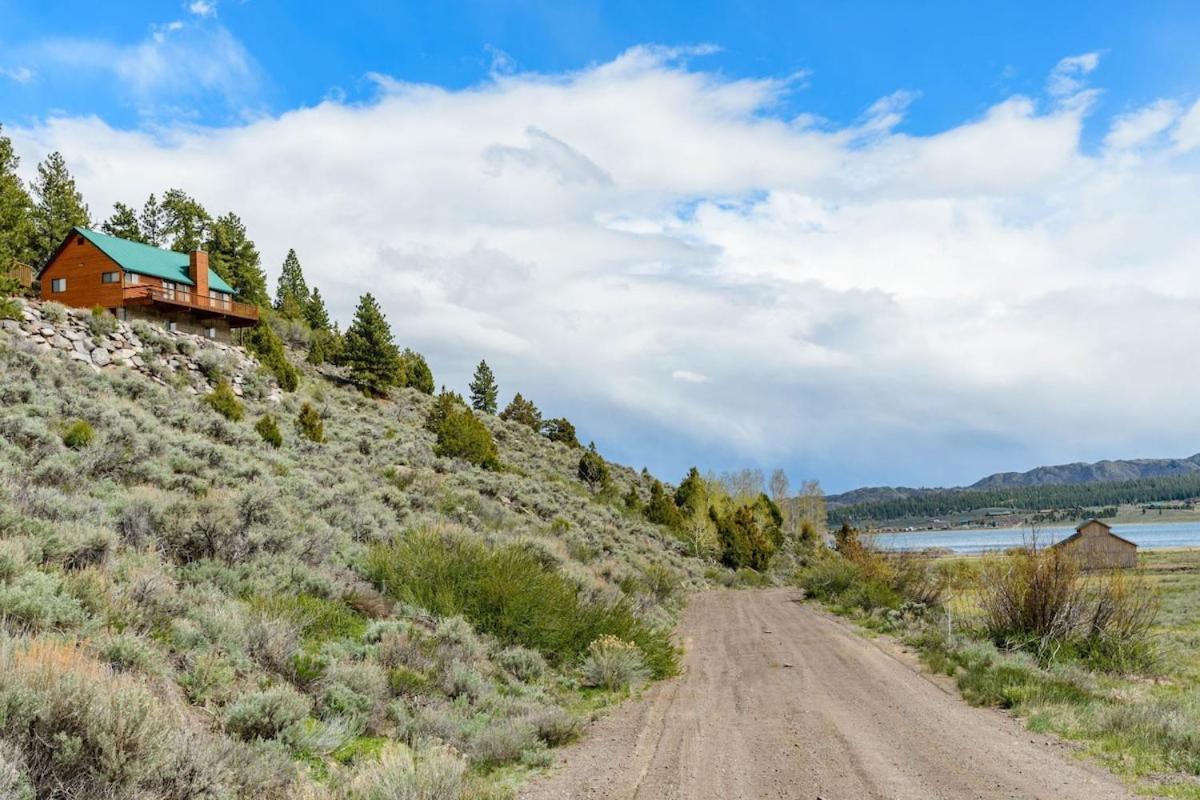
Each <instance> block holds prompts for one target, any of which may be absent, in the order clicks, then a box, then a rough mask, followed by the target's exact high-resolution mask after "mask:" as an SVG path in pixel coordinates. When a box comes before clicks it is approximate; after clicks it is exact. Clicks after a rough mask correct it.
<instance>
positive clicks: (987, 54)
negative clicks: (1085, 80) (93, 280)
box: [0, 0, 1200, 134]
mask: <svg viewBox="0 0 1200 800" xmlns="http://www.w3.org/2000/svg"><path fill="white" fill-rule="evenodd" d="M190 5H194V4H193V3H191V2H183V3H172V2H157V3H155V2H123V3H92V2H54V1H51V2H39V3H30V2H24V3H22V2H14V1H13V0H0V20H3V25H2V26H0V53H4V52H5V51H10V52H12V51H17V52H19V51H21V50H22V48H23V47H24V46H26V45H27V44H28V43H29V42H33V41H38V40H43V39H52V38H81V39H87V40H99V41H107V42H114V43H122V44H135V43H137V42H138V41H140V40H142V39H144V38H145V37H146V35H147V34H148V32H149V31H150V30H151V28H152V27H155V26H165V25H167V24H169V23H171V22H172V21H176V20H189V19H194V18H195V17H196V16H197V15H195V14H194V13H192V12H190V11H189V10H188V6H190ZM305 5H306V6H307V7H305V8H304V9H303V11H302V12H297V10H296V6H295V4H293V3H286V2H265V1H264V0H245V2H239V1H234V2H229V0H225V2H222V3H220V4H219V5H218V4H217V3H215V2H214V3H212V4H209V3H204V4H203V5H202V6H200V7H201V8H209V7H211V8H212V9H213V13H212V14H211V15H210V16H209V17H208V21H209V23H210V24H220V25H222V26H223V27H225V28H227V29H228V30H229V31H230V32H231V33H232V34H233V36H234V37H236V38H237V39H238V40H239V41H240V42H241V43H242V44H243V45H244V46H245V47H246V50H247V51H248V53H249V55H250V57H251V58H252V59H253V62H254V63H255V64H256V66H257V68H258V75H257V78H258V80H260V81H261V83H260V84H259V85H258V86H257V87H256V91H254V92H252V93H251V94H249V95H248V96H246V97H241V98H239V100H241V101H243V102H244V103H245V106H246V107H248V108H250V109H251V110H261V111H264V112H267V113H272V112H275V113H277V112H280V111H284V110H287V109H290V108H295V107H298V106H303V105H312V104H314V103H317V102H320V101H321V100H322V99H324V98H326V97H327V96H329V95H330V94H331V93H344V94H345V96H347V97H348V98H361V97H365V96H368V95H369V94H370V93H371V92H372V91H373V89H374V86H373V84H371V83H370V82H369V81H368V80H367V79H366V77H365V76H366V75H367V74H368V73H371V72H381V73H385V74H388V75H393V76H396V77H400V78H403V79H404V80H408V81H413V82H427V83H433V84H437V85H439V86H446V87H453V88H461V87H465V86H469V85H472V84H476V83H478V82H479V81H481V80H483V79H485V78H486V77H487V75H488V73H489V72H490V71H491V70H492V69H493V67H494V65H496V63H497V61H496V59H497V58H500V59H511V62H512V65H513V66H514V67H516V68H519V69H522V70H533V71H538V72H545V73H560V72H565V71H571V70H577V69H581V68H584V67H586V66H588V65H590V64H595V63H599V62H604V61H608V60H609V59H611V58H613V57H614V56H616V55H618V54H619V53H621V52H623V51H624V50H626V49H628V48H629V47H632V46H635V45H639V44H644V43H659V44H664V45H688V44H700V43H709V44H713V45H715V46H717V47H718V48H720V51H719V52H717V53H714V54H712V55H708V56H705V57H704V61H705V67H706V68H708V69H714V70H719V71H721V72H722V73H725V74H727V75H730V76H734V77H745V76H754V77H761V76H763V75H773V76H778V77H783V76H787V75H792V74H796V73H802V72H807V73H809V74H810V77H809V78H808V79H807V80H806V81H804V83H803V86H804V89H803V91H802V92H801V93H797V97H796V98H789V100H788V101H787V102H785V103H783V104H782V105H781V107H779V108H778V109H774V110H773V112H775V113H784V114H786V113H788V112H789V111H791V112H796V113H800V112H804V113H815V114H819V115H821V116H824V117H827V118H828V119H830V120H832V121H834V122H836V123H847V122H850V121H852V120H853V119H854V118H855V117H857V116H858V115H859V114H861V113H862V111H863V109H865V108H866V107H867V106H868V105H869V104H870V103H871V102H872V101H873V100H874V99H876V98H878V97H881V96H884V95H886V94H890V93H891V92H894V91H896V90H897V89H908V90H910V91H915V92H920V102H918V103H915V104H914V106H913V108H912V110H911V113H910V114H909V115H908V116H907V118H906V120H905V123H904V128H905V130H909V131H911V132H913V133H917V134H922V133H929V132H931V131H935V130H940V129H942V128H944V127H946V126H948V125H951V124H954V123H956V122H959V121H961V120H962V119H964V118H968V117H971V116H975V115H977V114H979V113H981V112H982V111H983V110H984V109H986V108H987V107H988V106H990V105H991V104H992V103H994V102H996V101H997V100H1000V99H1002V98H1004V97H1006V96H1008V95H1010V94H1013V93H1022V94H1027V93H1036V91H1037V90H1038V89H1039V88H1040V85H1041V83H1042V82H1043V81H1044V79H1045V75H1046V73H1047V72H1048V71H1049V70H1050V69H1051V68H1052V67H1053V66H1054V64H1055V63H1056V62H1057V61H1058V60H1059V59H1060V58H1062V56H1063V54H1068V53H1076V52H1092V51H1097V52H1101V53H1102V54H1103V55H1104V66H1103V71H1102V73H1101V76H1102V77H1103V81H1104V87H1105V92H1106V97H1105V100H1104V104H1105V110H1107V111H1108V112H1109V113H1114V112H1117V111H1120V110H1121V109H1123V108H1125V107H1127V106H1130V105H1138V104H1141V103H1143V102H1145V101H1147V100H1149V99H1152V98H1154V97H1158V96H1161V95H1163V94H1176V93H1180V92H1188V91H1194V89H1195V80H1196V77H1197V75H1198V74H1200V48H1197V47H1196V46H1195V43H1196V41H1197V40H1198V39H1200V6H1198V5H1197V4H1196V3H1190V2H1154V3H1143V4H1138V6H1137V9H1136V11H1131V9H1132V8H1133V6H1131V5H1130V4H1129V3H1127V2H1115V1H1111V2H1056V3H1051V4H1047V3H1033V2H1024V3H1022V2H1012V3H962V2H952V1H947V2H934V1H932V0H929V1H926V2H916V3H897V2H886V1H882V0H880V1H876V2H856V3H843V2H807V3H802V2H759V3H743V2H711V1H708V2H703V1H702V2H692V3H677V4H669V3H651V4H647V3H645V2H638V1H635V0H621V2H571V0H558V1H555V2H511V3H506V2H486V1H481V2H457V1H454V0H450V1H448V2H438V3H362V2H340V3H310V4H305ZM3 58H4V56H3V55H0V59H3ZM3 66H4V67H6V68H8V69H18V68H21V67H23V66H24V67H31V65H29V64H22V63H20V61H19V59H11V58H10V63H7V64H3ZM31 68H33V69H35V70H36V71H37V72H38V73H39V74H41V75H42V77H41V79H38V80H32V81H30V82H28V83H27V84H24V85H22V84H20V83H18V82H16V81H11V80H10V81H8V82H4V83H0V114H2V115H3V118H4V119H7V120H18V119H21V118H24V117H30V116H34V117H36V116H42V115H45V114H47V113H48V112H51V111H65V112H67V113H71V114H98V115H100V116H102V117H103V118H104V119H106V120H108V121H110V122H112V123H113V124H116V125H122V126H127V125H137V124H138V123H139V121H140V120H139V114H138V109H137V107H136V104H135V103H133V102H131V101H130V98H129V96H128V94H126V93H124V92H122V90H121V89H120V88H119V87H117V86H113V85H111V84H109V85H106V84H105V83H104V82H103V81H102V80H89V79H88V76H86V75H81V74H79V72H78V71H75V70H66V69H64V70H60V69H58V68H55V67H53V66H46V65H42V66H38V65H33V66H32V67H31ZM189 99H194V100H197V101H199V102H198V108H196V109H194V110H195V111H196V112H197V113H198V115H199V119H200V121H203V122H208V123H220V122H226V121H229V120H230V119H236V118H237V116H238V115H239V114H241V113H243V112H244V111H246V108H244V107H237V106H231V105H230V104H229V103H227V102H226V101H225V98H223V97H220V96H218V94H217V93H208V94H207V95H206V96H199V97H189Z"/></svg>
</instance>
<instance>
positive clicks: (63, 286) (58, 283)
mask: <svg viewBox="0 0 1200 800" xmlns="http://www.w3.org/2000/svg"><path fill="white" fill-rule="evenodd" d="M66 290H67V279H66V278H55V279H54V280H52V281H50V291H52V292H65V291H66Z"/></svg>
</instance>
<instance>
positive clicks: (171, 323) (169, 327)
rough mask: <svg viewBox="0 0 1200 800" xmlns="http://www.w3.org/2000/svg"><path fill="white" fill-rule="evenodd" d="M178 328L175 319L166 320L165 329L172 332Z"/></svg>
mask: <svg viewBox="0 0 1200 800" xmlns="http://www.w3.org/2000/svg"><path fill="white" fill-rule="evenodd" d="M178 328H179V325H178V323H176V322H175V320H173V319H172V320H167V330H169V331H170V332H171V333H174V332H175V331H176V330H178Z"/></svg>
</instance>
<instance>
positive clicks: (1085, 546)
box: [1054, 519, 1137, 569]
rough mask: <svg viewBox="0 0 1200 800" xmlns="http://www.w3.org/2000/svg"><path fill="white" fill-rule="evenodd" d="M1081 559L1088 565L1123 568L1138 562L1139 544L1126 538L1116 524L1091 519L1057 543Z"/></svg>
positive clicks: (1056, 545) (1093, 567)
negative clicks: (1116, 531)
mask: <svg viewBox="0 0 1200 800" xmlns="http://www.w3.org/2000/svg"><path fill="white" fill-rule="evenodd" d="M1054 547H1057V548H1059V549H1061V550H1063V551H1064V552H1066V553H1068V554H1070V555H1071V556H1072V557H1074V558H1075V559H1077V560H1078V561H1079V565H1080V566H1081V567H1083V568H1084V569H1121V568H1125V567H1136V566H1137V545H1136V544H1134V543H1133V542H1131V541H1129V540H1128V539H1122V538H1121V537H1120V536H1117V535H1116V534H1115V533H1113V532H1112V528H1111V527H1109V526H1108V525H1105V524H1104V523H1103V522H1101V521H1100V520H1098V519H1091V520H1088V521H1087V522H1085V523H1083V524H1082V525H1080V526H1079V527H1078V528H1076V529H1075V533H1073V534H1071V535H1070V536H1068V537H1067V538H1066V539H1063V540H1062V541H1061V542H1058V543H1057V544H1055V545H1054Z"/></svg>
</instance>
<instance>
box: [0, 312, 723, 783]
mask: <svg viewBox="0 0 1200 800" xmlns="http://www.w3.org/2000/svg"><path fill="white" fill-rule="evenodd" d="M310 296H311V295H310ZM284 307H286V303H285V304H284ZM19 310H20V307H19V304H18V313H19ZM282 313H283V312H282V311H280V312H279V315H278V316H277V317H276V320H277V324H278V320H281V319H285V318H284V317H283V316H282ZM305 324H306V325H307V323H305ZM288 325H289V326H291V327H290V328H289V329H284V333H286V334H287V336H284V335H279V340H280V342H285V341H290V340H289V339H288V336H295V335H298V334H296V333H295V331H297V330H301V331H302V330H305V329H304V328H301V327H299V326H298V325H292V323H288ZM288 330H291V331H292V332H291V333H288ZM308 331H309V334H310V335H312V333H313V330H312V329H311V328H309V329H308ZM160 335H161V337H162V338H163V340H164V346H168V345H169V346H184V345H185V344H187V342H186V341H185V338H184V337H175V336H173V335H171V334H167V333H165V332H164V333H161V334H160ZM176 340H178V341H176ZM373 341H374V342H375V344H378V343H379V342H388V341H390V331H387V332H386V335H385V336H376V337H375V338H374V339H373ZM383 349H384V351H385V352H387V348H383ZM303 352H304V351H303V350H300V351H298V350H296V349H294V348H288V347H286V345H285V350H284V353H285V357H287V358H288V364H289V366H290V367H291V368H292V369H294V370H295V371H296V376H297V383H296V388H295V390H294V391H292V392H288V393H284V394H283V395H282V397H281V398H276V399H272V398H271V396H270V393H269V391H268V387H269V380H262V381H255V382H248V383H247V384H246V385H245V391H244V392H243V394H242V395H241V396H236V395H235V394H234V393H233V392H232V390H231V386H230V384H229V383H228V382H226V381H225V379H224V378H223V377H222V376H221V374H220V371H219V370H218V369H217V367H216V366H213V370H212V372H213V374H212V378H213V381H212V384H211V385H212V386H213V387H214V388H213V390H212V391H211V392H210V393H209V394H207V395H205V394H199V395H196V394H191V393H189V392H187V391H186V390H185V389H184V388H183V387H176V386H174V385H170V384H169V385H166V386H163V385H160V384H158V383H155V382H154V381H152V380H151V379H150V378H148V377H146V376H143V375H140V374H138V373H134V372H131V371H126V370H109V371H104V372H101V373H97V372H95V371H93V370H92V369H91V368H89V367H87V366H79V365H72V364H71V363H68V362H66V361H65V360H60V359H58V358H57V357H55V356H54V355H53V354H43V353H36V352H32V351H31V349H30V348H28V347H27V346H25V345H24V344H23V341H22V340H20V339H19V338H18V337H15V336H14V337H9V335H8V334H6V333H0V404H2V407H3V409H4V413H3V414H0V796H3V797H18V798H21V797H29V798H33V797H45V798H76V797H110V796H111V797H140V798H163V799H164V800H165V799H166V798H180V800H182V798H251V797H253V798H256V800H270V798H295V797H298V798H310V799H311V800H317V799H318V798H322V799H324V800H352V799H353V800H357V799H358V798H379V797H410V796H411V797H422V798H428V799H429V800H458V799H459V798H476V799H478V800H484V799H485V798H502V797H506V796H509V795H510V794H511V787H512V786H513V785H514V784H515V783H516V782H517V781H519V780H520V778H521V776H522V775H523V774H524V773H526V772H528V771H529V770H531V769H538V768H540V767H543V766H545V765H546V764H547V763H548V762H549V760H550V754H549V749H550V748H552V747H555V746H558V745H561V744H563V743H565V742H567V741H570V740H571V739H572V738H574V737H575V736H576V735H577V734H578V732H579V730H580V728H581V725H582V724H583V723H584V722H586V720H587V719H588V717H589V716H590V715H591V714H592V713H594V711H595V710H596V709H598V708H599V707H601V706H604V705H606V704H608V703H610V702H612V701H613V700H615V699H616V698H619V697H621V696H622V695H623V694H624V693H625V692H627V691H628V690H629V688H630V687H631V686H636V685H637V684H639V683H641V682H643V681H645V680H647V679H651V678H660V677H664V676H667V675H670V674H672V673H673V672H674V671H675V670H676V668H677V658H678V652H677V650H676V646H675V644H674V643H673V642H672V639H671V636H670V628H671V625H672V622H673V618H674V614H675V612H676V611H677V610H678V608H679V607H680V605H681V604H682V601H683V598H684V596H685V595H686V592H687V591H688V589H689V588H692V587H696V586H699V585H702V584H703V583H704V581H705V572H706V570H712V569H716V567H715V566H714V565H713V563H712V562H705V561H703V560H701V559H698V558H696V557H695V556H694V555H693V553H692V552H691V550H690V549H689V547H688V545H687V544H686V543H685V542H684V541H683V540H682V539H681V538H680V537H679V535H678V534H677V533H676V532H675V531H674V530H669V529H667V528H664V527H662V526H660V525H657V524H655V523H653V522H651V521H649V520H648V519H646V518H645V517H644V516H643V515H642V514H640V513H631V512H630V511H629V509H628V508H627V507H626V505H625V502H624V501H623V499H622V498H623V497H625V496H630V495H632V496H637V497H639V498H640V497H648V496H649V495H650V493H651V491H652V486H653V481H652V479H650V478H649V477H648V476H645V475H643V474H641V473H638V472H635V471H633V470H630V469H627V468H624V467H621V466H619V465H616V464H612V463H609V462H607V461H605V460H604V459H603V458H602V457H601V456H600V455H599V453H598V452H597V451H596V450H588V449H583V448H580V447H579V446H578V443H577V441H574V436H575V434H574V430H573V426H570V423H568V422H566V421H565V420H561V419H560V420H557V421H556V424H555V426H554V427H553V428H552V429H550V430H547V429H546V428H545V427H544V426H543V425H541V424H539V422H538V417H537V415H536V414H534V413H531V412H530V406H531V405H532V404H530V403H529V401H526V400H524V398H522V402H521V403H517V404H516V406H515V409H516V410H515V411H514V413H513V414H510V415H509V417H510V418H511V419H507V420H506V419H502V418H501V417H499V416H497V415H495V414H494V413H493V412H494V409H495V408H496V405H494V404H493V396H494V395H493V392H494V391H495V389H496V388H497V387H495V377H494V375H493V376H491V378H490V385H491V387H492V390H491V391H484V392H482V393H481V398H482V400H483V401H484V404H485V407H484V408H470V407H468V405H467V404H466V403H465V402H463V401H462V400H461V399H459V398H457V397H455V396H453V395H450V394H449V393H447V394H445V395H440V396H437V397H435V396H432V394H431V393H432V386H431V381H432V379H431V377H430V379H429V380H427V381H424V384H425V385H423V386H420V387H418V386H404V385H401V384H400V381H399V380H398V379H397V380H395V381H393V382H390V383H388V384H387V385H386V386H381V385H373V386H372V385H367V381H366V380H365V379H359V378H354V377H352V375H351V369H350V367H349V366H346V365H340V364H327V363H323V364H320V365H314V364H311V363H308V364H305V363H300V362H302V359H303ZM398 363H399V364H400V365H401V366H400V368H401V369H405V368H411V367H412V366H413V364H414V363H416V362H414V360H413V358H412V357H411V356H410V357H409V362H408V363H407V366H405V356H404V353H403V351H401V353H400V359H399V362H398ZM422 363H423V360H422ZM264 369H265V370H267V371H269V372H271V373H274V369H272V368H271V367H270V366H269V365H264ZM360 377H361V376H360ZM485 388H486V387H485ZM426 389H428V390H429V391H428V392H427V391H426ZM510 405H511V404H510ZM439 408H441V409H442V411H441V412H439ZM489 409H490V410H489ZM443 412H444V413H443ZM431 420H432V421H433V422H439V420H440V422H439V424H437V425H432V426H431ZM447 420H448V421H449V422H447ZM441 423H445V424H441ZM564 431H569V432H570V439H571V440H572V441H564V439H566V438H567V437H566V436H565V435H564ZM585 457H586V458H587V459H588V460H589V464H590V469H592V470H594V471H595V472H594V473H592V472H589V473H588V475H589V476H592V477H594V476H595V475H599V476H600V480H599V484H597V483H596V481H595V480H585V479H584V477H583V476H581V473H580V463H581V459H582V458H585Z"/></svg>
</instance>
